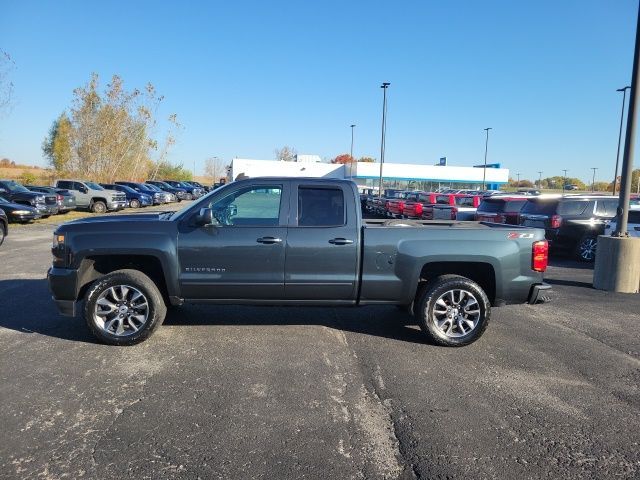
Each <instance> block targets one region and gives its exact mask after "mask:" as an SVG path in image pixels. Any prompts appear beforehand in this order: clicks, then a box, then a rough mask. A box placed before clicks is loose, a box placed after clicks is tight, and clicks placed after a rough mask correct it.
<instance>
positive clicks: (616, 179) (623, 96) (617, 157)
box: [613, 86, 631, 195]
mask: <svg viewBox="0 0 640 480" xmlns="http://www.w3.org/2000/svg"><path fill="white" fill-rule="evenodd" d="M630 88H631V87H629V86H626V87H623V88H619V89H617V90H616V92H622V112H621V113H620V131H619V132H618V153H617V154H616V173H615V175H614V176H613V194H614V195H615V194H616V187H617V186H618V163H619V161H620V141H621V140H622V119H623V118H624V104H625V100H626V98H627V90H628V89H630Z"/></svg>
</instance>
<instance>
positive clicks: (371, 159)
mask: <svg viewBox="0 0 640 480" xmlns="http://www.w3.org/2000/svg"><path fill="white" fill-rule="evenodd" d="M358 161H359V162H366V163H376V159H375V158H373V157H360V158H359V159H358Z"/></svg>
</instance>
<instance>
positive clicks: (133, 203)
mask: <svg viewBox="0 0 640 480" xmlns="http://www.w3.org/2000/svg"><path fill="white" fill-rule="evenodd" d="M129 206H130V207H131V208H140V200H136V199H135V198H134V199H133V200H131V202H129Z"/></svg>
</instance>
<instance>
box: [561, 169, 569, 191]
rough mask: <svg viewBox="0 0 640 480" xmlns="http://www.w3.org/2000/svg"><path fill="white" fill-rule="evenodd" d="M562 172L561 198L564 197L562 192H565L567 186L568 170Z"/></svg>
mask: <svg viewBox="0 0 640 480" xmlns="http://www.w3.org/2000/svg"><path fill="white" fill-rule="evenodd" d="M562 171H563V172H564V177H562V196H563V197H564V190H565V187H566V185H567V172H568V171H569V170H567V169H564V170H562Z"/></svg>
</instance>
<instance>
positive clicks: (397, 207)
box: [384, 192, 414, 218]
mask: <svg viewBox="0 0 640 480" xmlns="http://www.w3.org/2000/svg"><path fill="white" fill-rule="evenodd" d="M413 194H414V192H398V193H397V194H396V195H395V196H394V197H393V198H389V199H387V200H386V202H385V204H384V210H385V212H386V215H387V216H388V217H394V218H402V217H403V215H404V206H405V202H406V201H407V199H408V197H409V196H410V195H413Z"/></svg>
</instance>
